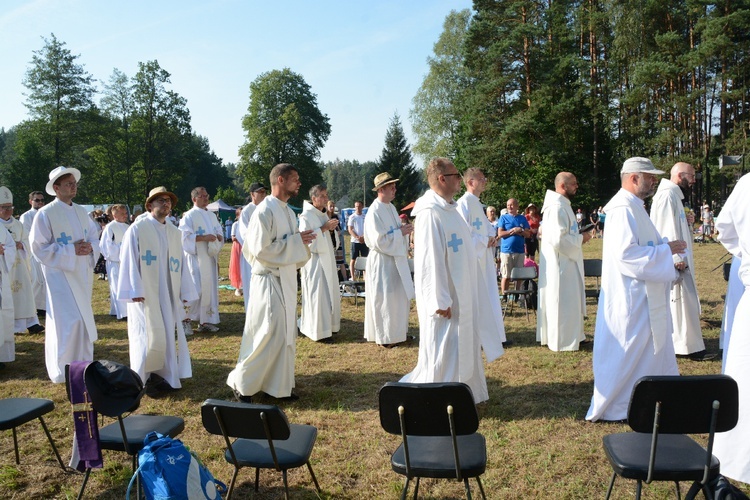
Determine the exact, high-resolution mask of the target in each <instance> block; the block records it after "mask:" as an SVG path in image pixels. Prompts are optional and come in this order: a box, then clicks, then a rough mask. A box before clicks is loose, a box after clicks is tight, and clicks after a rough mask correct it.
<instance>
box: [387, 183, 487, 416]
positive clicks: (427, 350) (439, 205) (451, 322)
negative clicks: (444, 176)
mask: <svg viewBox="0 0 750 500" xmlns="http://www.w3.org/2000/svg"><path fill="white" fill-rule="evenodd" d="M457 206H458V205H456V203H455V202H450V203H449V202H447V201H446V200H445V199H443V198H441V197H440V196H438V195H437V193H435V192H434V191H432V190H428V191H427V192H426V193H425V194H424V195H423V196H422V197H421V198H419V199H418V200H417V201H416V202H415V205H414V209H413V210H412V215H415V216H416V219H415V227H414V235H415V238H414V285H415V289H416V298H417V315H418V316H419V357H418V359H417V366H416V368H414V371H412V372H411V373H409V374H407V375H405V376H404V377H403V378H402V379H401V381H402V382H417V383H428V382H463V383H465V384H467V385H468V386H469V387H470V388H471V391H472V393H473V395H474V402H476V403H481V402H482V401H486V400H487V399H489V394H488V392H487V380H486V379H485V376H484V363H483V362H482V350H481V338H480V336H479V332H477V329H476V328H475V325H476V315H478V314H480V313H481V311H479V310H478V308H477V307H476V304H477V303H478V302H477V286H476V278H477V265H476V255H475V252H474V246H473V245H472V241H471V233H470V232H469V228H468V226H467V225H466V221H464V219H463V217H461V214H459V213H458V210H457ZM449 307H450V308H451V318H450V319H448V318H446V317H443V316H438V315H437V314H435V311H437V310H439V309H440V310H446V309H448V308H449Z"/></svg>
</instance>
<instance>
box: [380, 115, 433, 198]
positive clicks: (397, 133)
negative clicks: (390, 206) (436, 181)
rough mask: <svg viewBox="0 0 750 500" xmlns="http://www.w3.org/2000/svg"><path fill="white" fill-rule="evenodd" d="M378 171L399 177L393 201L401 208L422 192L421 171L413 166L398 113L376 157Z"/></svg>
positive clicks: (389, 126) (392, 119) (392, 120)
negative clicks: (378, 156) (381, 149)
mask: <svg viewBox="0 0 750 500" xmlns="http://www.w3.org/2000/svg"><path fill="white" fill-rule="evenodd" d="M378 167H379V172H388V173H389V174H391V176H393V177H394V178H396V179H399V182H398V189H397V191H396V198H395V199H394V200H393V203H394V204H395V205H396V207H397V208H399V209H400V208H401V207H403V206H405V205H407V204H409V203H411V202H412V201H414V200H416V199H417V197H418V196H419V195H420V194H422V191H423V190H424V181H423V179H422V175H421V174H422V172H421V171H417V169H416V168H414V163H413V161H412V155H411V151H410V150H409V145H408V143H407V142H406V136H405V135H404V129H403V127H402V126H401V119H400V118H399V116H398V113H395V114H394V115H393V118H391V123H390V124H389V125H388V130H387V131H386V133H385V146H383V152H382V153H381V154H380V158H379V159H378Z"/></svg>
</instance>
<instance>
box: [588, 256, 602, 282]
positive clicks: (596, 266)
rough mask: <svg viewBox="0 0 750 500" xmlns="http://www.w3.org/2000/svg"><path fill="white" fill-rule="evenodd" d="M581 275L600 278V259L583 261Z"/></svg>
mask: <svg viewBox="0 0 750 500" xmlns="http://www.w3.org/2000/svg"><path fill="white" fill-rule="evenodd" d="M583 275H584V276H591V277H597V278H600V277H601V275H602V259H583Z"/></svg>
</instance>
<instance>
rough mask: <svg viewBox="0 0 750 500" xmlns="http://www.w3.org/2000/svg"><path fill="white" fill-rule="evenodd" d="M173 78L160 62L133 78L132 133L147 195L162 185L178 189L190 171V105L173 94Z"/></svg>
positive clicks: (141, 67)
mask: <svg viewBox="0 0 750 500" xmlns="http://www.w3.org/2000/svg"><path fill="white" fill-rule="evenodd" d="M170 76H171V75H170V74H169V72H168V71H167V70H165V69H162V67H161V66H159V62H158V61H149V62H146V63H138V72H137V73H136V75H135V77H134V78H133V106H134V115H133V121H132V126H131V131H132V134H133V138H134V141H135V144H136V148H137V149H136V156H135V161H136V163H135V165H136V173H137V174H138V175H140V178H136V179H135V180H136V183H137V184H138V185H139V186H140V187H142V189H143V191H142V193H141V195H145V194H147V193H148V192H149V190H150V189H151V188H153V187H154V186H158V185H160V184H164V185H169V186H175V185H177V184H178V183H179V182H180V180H181V179H182V176H183V175H184V174H185V172H187V170H188V161H187V154H188V149H189V147H190V144H191V141H192V138H191V129H190V111H189V110H188V108H187V101H186V100H185V98H184V97H182V96H180V95H179V94H177V93H176V92H174V91H172V90H167V87H166V86H167V84H170V83H171V81H170Z"/></svg>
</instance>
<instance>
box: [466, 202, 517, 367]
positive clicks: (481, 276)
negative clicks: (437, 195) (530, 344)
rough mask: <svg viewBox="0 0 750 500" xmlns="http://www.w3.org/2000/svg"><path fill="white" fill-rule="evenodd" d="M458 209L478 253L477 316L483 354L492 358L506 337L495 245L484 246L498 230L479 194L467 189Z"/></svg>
mask: <svg viewBox="0 0 750 500" xmlns="http://www.w3.org/2000/svg"><path fill="white" fill-rule="evenodd" d="M458 211H459V213H460V214H461V216H462V217H463V218H464V220H465V221H466V223H467V224H468V225H469V231H471V239H472V241H473V243H474V251H475V253H476V256H477V285H478V287H479V289H478V293H477V300H479V303H478V304H477V306H478V309H479V310H480V311H482V313H481V314H479V315H478V316H477V318H478V328H479V336H480V337H481V339H482V348H483V349H484V355H485V356H486V357H487V361H488V362H491V361H494V360H495V359H497V358H499V357H500V356H502V354H503V352H504V351H503V342H505V341H506V338H505V325H504V324H503V309H502V306H501V305H500V291H499V289H498V287H497V264H496V263H495V247H487V244H488V243H489V241H490V237H492V236H494V235H496V234H497V229H495V228H494V227H493V226H492V223H491V222H490V220H489V219H488V218H487V215H486V214H485V211H484V209H483V208H482V202H480V201H479V198H477V197H476V195H473V194H471V193H469V192H468V191H467V192H466V193H464V195H463V196H462V197H461V198H459V199H458Z"/></svg>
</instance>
